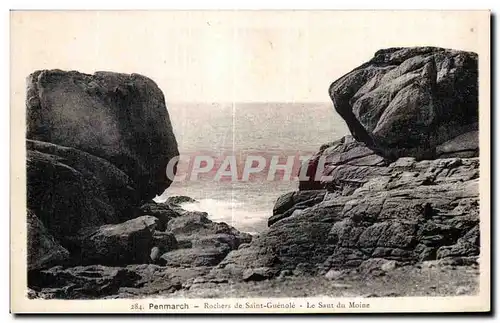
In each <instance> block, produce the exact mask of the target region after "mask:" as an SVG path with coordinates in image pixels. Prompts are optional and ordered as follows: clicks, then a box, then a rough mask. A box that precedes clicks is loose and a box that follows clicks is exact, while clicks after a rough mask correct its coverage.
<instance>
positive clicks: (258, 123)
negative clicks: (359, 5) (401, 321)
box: [10, 10, 491, 313]
mask: <svg viewBox="0 0 500 323" xmlns="http://www.w3.org/2000/svg"><path fill="white" fill-rule="evenodd" d="M490 19H491V17H490V12H489V11H484V10H483V11H334V10H332V11H320V10H318V11H313V10H311V11H307V10H296V11H286V10H282V11H243V10H242V11H234V10H232V11H223V10H221V11H90V10H89V11H50V10H49V11H23V10H13V11H11V13H10V28H11V52H10V55H11V58H10V59H11V85H10V86H11V107H10V109H11V157H10V158H11V215H10V216H11V280H12V283H11V284H12V285H11V302H12V305H11V310H12V311H13V312H25V313H26V312H45V311H52V312H66V311H73V312H74V311H81V312H107V311H109V312H117V311H118V312H124V313H199V312H203V313H270V312H273V313H335V312H400V311H422V312H425V311H438V312H439V311H450V312H466V311H489V310H490V281H489V279H490V249H489V248H490V246H489V244H490V236H489V235H490V227H489V226H490V201H489V198H490V177H489V174H490V169H489V162H490V144H489V141H490V138H489V137H490V119H489V115H490V101H489V100H490V92H489V91H490V79H489V73H490V72H489V69H490ZM82 301H85V302H82ZM398 302H400V303H398ZM66 304H67V305H66ZM397 304H399V305H397Z"/></svg>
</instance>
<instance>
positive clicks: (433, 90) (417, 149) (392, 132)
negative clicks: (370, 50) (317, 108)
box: [330, 47, 478, 159]
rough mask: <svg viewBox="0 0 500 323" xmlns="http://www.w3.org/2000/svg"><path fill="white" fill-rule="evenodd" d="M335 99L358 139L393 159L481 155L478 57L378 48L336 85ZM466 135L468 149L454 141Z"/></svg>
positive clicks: (436, 50)
mask: <svg viewBox="0 0 500 323" xmlns="http://www.w3.org/2000/svg"><path fill="white" fill-rule="evenodd" d="M330 97H331V98H332V101H333V104H334V106H335V109H336V110H337V112H338V113H339V114H340V115H341V116H342V118H344V120H345V121H346V123H347V125H348V127H349V129H350V131H351V133H352V134H353V136H354V137H355V138H356V140H358V141H361V142H364V143H365V144H366V145H367V146H368V147H369V148H371V149H372V150H374V151H376V152H377V153H378V154H380V155H383V156H385V157H388V158H390V159H396V158H397V157H402V156H410V157H416V158H435V157H439V156H440V155H444V156H443V157H453V156H457V157H471V156H477V155H478V138H477V130H478V66H477V54H475V53H471V52H464V51H458V50H449V49H443V48H435V47H415V48H389V49H384V50H379V51H378V52H376V53H375V56H374V57H373V58H372V59H371V60H370V61H368V62H367V63H365V64H363V65H361V66H359V67H358V68H356V69H354V70H353V71H351V72H349V73H348V74H346V75H344V76H343V77H341V78H340V79H338V80H337V81H335V82H334V83H333V84H332V85H331V86H330ZM465 134H467V138H468V140H467V141H468V143H467V145H466V146H465V147H464V146H463V145H462V143H461V140H458V139H457V140H454V141H453V139H454V138H456V137H458V136H461V135H465ZM446 142H447V143H448V144H447V145H446V147H441V148H439V149H438V148H437V147H438V146H439V145H441V144H444V143H446ZM443 149H444V150H443ZM464 152H466V155H464Z"/></svg>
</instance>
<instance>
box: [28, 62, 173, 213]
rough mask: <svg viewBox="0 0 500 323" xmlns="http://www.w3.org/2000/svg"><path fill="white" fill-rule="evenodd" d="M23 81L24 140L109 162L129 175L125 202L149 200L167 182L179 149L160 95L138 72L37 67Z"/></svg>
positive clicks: (162, 189) (148, 80) (166, 184)
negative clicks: (130, 196)
mask: <svg viewBox="0 0 500 323" xmlns="http://www.w3.org/2000/svg"><path fill="white" fill-rule="evenodd" d="M27 83H28V85H27V86H28V88H27V99H26V108H27V134H26V136H27V138H28V139H33V140H38V141H44V142H50V143H53V144H56V145H60V146H64V147H71V148H75V149H78V150H81V151H84V152H86V153H89V154H91V155H94V156H97V157H100V158H102V159H104V160H106V161H108V162H109V163H111V164H113V165H114V166H115V167H117V168H118V169H120V170H121V171H123V172H124V173H125V174H126V175H127V176H128V177H129V178H130V181H131V183H132V187H133V188H134V196H133V197H134V198H133V199H132V200H130V204H134V203H136V204H137V203H139V202H140V201H141V200H149V199H152V198H154V197H155V196H156V194H161V193H163V191H164V190H165V189H166V188H167V187H168V186H169V185H170V180H169V179H168V178H167V176H166V166H167V163H168V162H169V161H170V159H171V158H173V157H175V156H177V155H178V154H179V153H178V149H177V143H176V140H175V137H174V134H173V131H172V127H171V124H170V119H169V115H168V112H167V109H166V106H165V98H164V96H163V93H162V92H161V90H160V89H159V88H158V86H157V85H156V84H155V83H154V82H153V81H152V80H150V79H149V78H147V77H144V76H142V75H138V74H119V73H111V72H96V73H95V74H94V75H88V74H83V73H78V72H76V71H71V72H65V71H61V70H43V71H36V72H34V73H32V74H31V75H30V76H29V77H28V81H27Z"/></svg>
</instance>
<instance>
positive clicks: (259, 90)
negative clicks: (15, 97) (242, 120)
mask: <svg viewBox="0 0 500 323" xmlns="http://www.w3.org/2000/svg"><path fill="white" fill-rule="evenodd" d="M483 15H484V13H483ZM477 17H478V14H474V13H472V14H471V13H470V12H469V13H467V12H448V13H440V12H437V11H436V12H423V11H421V12H359V11H348V12H345V11H344V12H333V11H330V12H318V11H317V12H306V11H297V12H230V11H227V12H215V11H214V12H202V11H197V12H165V11H163V12H161V11H160V12H158V11H156V12H155V11H149V12H83V11H82V12H14V13H13V14H12V29H11V33H12V62H13V63H15V64H17V65H16V73H20V75H18V76H19V78H21V77H22V79H24V77H25V76H27V75H28V74H29V73H31V72H32V71H33V70H36V69H51V68H59V69H64V70H79V71H81V72H86V73H92V72H94V71H97V70H108V71H116V72H125V73H140V74H144V75H146V76H148V77H150V78H152V79H153V80H155V81H156V82H157V83H158V85H159V86H160V88H161V89H162V90H163V91H164V93H165V96H166V99H167V101H170V102H174V101H175V102H182V101H211V102H221V101H222V102H228V101H315V102H318V101H328V100H329V98H328V86H329V85H330V83H331V82H332V81H334V80H335V79H337V78H338V77H340V76H342V75H343V74H345V73H346V72H348V71H350V70H351V69H353V68H355V67H356V66H358V65H360V64H361V63H363V62H365V61H366V60H368V59H370V58H371V57H372V56H373V54H374V52H375V51H376V50H378V49H380V48H385V47H395V46H417V45H434V46H441V47H449V48H457V49H465V50H472V51H474V50H477V48H478V46H479V43H478V41H479V38H478V33H479V32H484V30H481V28H482V27H480V26H479V25H478V24H477V21H478V18H477ZM23 85H24V84H23Z"/></svg>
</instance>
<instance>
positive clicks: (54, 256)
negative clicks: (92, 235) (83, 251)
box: [27, 210, 69, 271]
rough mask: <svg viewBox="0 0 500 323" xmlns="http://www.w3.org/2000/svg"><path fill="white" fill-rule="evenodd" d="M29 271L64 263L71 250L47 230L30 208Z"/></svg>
mask: <svg viewBox="0 0 500 323" xmlns="http://www.w3.org/2000/svg"><path fill="white" fill-rule="evenodd" d="M27 220H28V249H27V251H28V271H31V270H36V269H43V268H48V267H52V266H55V265H60V264H64V263H66V262H67V261H68V259H69V252H68V250H66V249H65V248H63V247H62V246H61V245H60V244H59V243H58V242H57V241H56V240H55V239H54V237H53V236H52V235H51V234H50V233H49V232H48V231H47V229H46V228H45V227H44V225H43V223H42V222H41V221H40V220H39V219H38V218H37V217H36V215H35V214H34V213H33V212H31V211H30V210H28V218H27Z"/></svg>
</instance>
